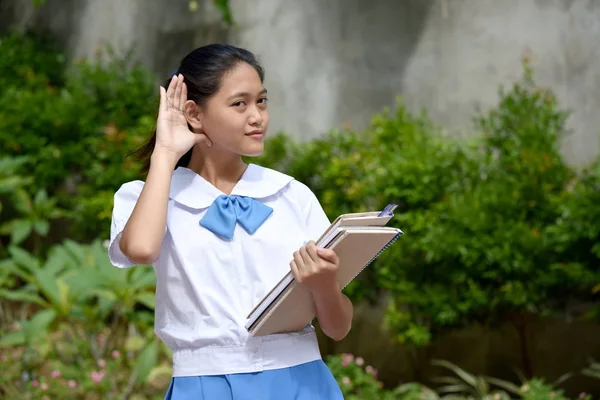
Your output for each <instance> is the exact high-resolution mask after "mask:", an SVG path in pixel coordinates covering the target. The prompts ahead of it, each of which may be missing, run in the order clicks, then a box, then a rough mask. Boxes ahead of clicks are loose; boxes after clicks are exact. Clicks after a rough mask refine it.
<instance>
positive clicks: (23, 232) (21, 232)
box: [10, 220, 32, 244]
mask: <svg viewBox="0 0 600 400" xmlns="http://www.w3.org/2000/svg"><path fill="white" fill-rule="evenodd" d="M31 228H32V224H31V221H27V220H17V221H15V223H14V224H13V226H12V232H11V236H10V242H11V244H20V243H21V242H22V241H23V240H25V239H27V237H29V235H30V234H31Z"/></svg>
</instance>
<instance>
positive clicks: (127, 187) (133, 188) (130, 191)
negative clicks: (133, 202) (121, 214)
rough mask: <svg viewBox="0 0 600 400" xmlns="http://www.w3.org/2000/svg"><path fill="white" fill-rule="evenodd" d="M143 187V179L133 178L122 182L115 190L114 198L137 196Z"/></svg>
mask: <svg viewBox="0 0 600 400" xmlns="http://www.w3.org/2000/svg"><path fill="white" fill-rule="evenodd" d="M143 188H144V181H140V180H135V181H129V182H125V183H123V184H122V185H121V186H120V187H119V189H117V191H116V192H115V198H117V197H124V198H127V197H131V196H135V197H136V198H137V197H139V195H140V193H141V192H142V189H143Z"/></svg>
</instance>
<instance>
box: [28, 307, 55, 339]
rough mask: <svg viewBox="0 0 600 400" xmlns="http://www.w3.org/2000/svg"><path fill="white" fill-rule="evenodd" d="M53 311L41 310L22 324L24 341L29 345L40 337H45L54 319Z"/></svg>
mask: <svg viewBox="0 0 600 400" xmlns="http://www.w3.org/2000/svg"><path fill="white" fill-rule="evenodd" d="M56 315H57V314H56V312H55V311H54V310H51V309H48V310H42V311H40V312H38V313H37V314H35V315H34V316H33V317H32V318H31V319H30V320H29V321H26V322H24V323H23V333H24V334H25V341H26V342H28V343H31V342H32V341H35V340H37V339H38V338H40V337H45V336H46V332H47V330H48V327H49V326H50V324H51V323H52V322H53V321H54V319H55V318H56Z"/></svg>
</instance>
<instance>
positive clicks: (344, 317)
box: [313, 284, 354, 340]
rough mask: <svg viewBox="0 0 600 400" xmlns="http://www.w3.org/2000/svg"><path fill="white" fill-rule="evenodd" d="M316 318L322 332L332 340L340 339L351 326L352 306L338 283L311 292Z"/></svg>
mask: <svg viewBox="0 0 600 400" xmlns="http://www.w3.org/2000/svg"><path fill="white" fill-rule="evenodd" d="M313 298H314V300H315V306H316V308H317V319H318V320H319V324H320V325H321V329H323V332H324V333H325V334H326V335H327V336H329V337H330V338H332V339H333V340H342V339H343V338H345V337H346V335H347V334H348V332H350V328H351V326H352V318H353V314H354V307H353V306H352V302H351V301H350V299H349V298H348V297H347V296H346V295H345V294H343V293H342V292H341V291H340V289H339V287H338V285H337V284H336V285H333V286H332V287H330V288H324V289H323V290H322V291H320V292H315V293H313Z"/></svg>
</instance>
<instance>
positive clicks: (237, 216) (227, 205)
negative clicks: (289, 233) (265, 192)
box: [200, 195, 273, 240]
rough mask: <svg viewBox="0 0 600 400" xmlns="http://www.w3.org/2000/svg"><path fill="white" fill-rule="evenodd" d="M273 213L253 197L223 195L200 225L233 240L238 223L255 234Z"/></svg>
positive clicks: (211, 207) (207, 212)
mask: <svg viewBox="0 0 600 400" xmlns="http://www.w3.org/2000/svg"><path fill="white" fill-rule="evenodd" d="M272 212H273V209H272V208H271V207H269V206H267V205H264V204H263V203H261V202H260V201H258V200H256V199H253V198H251V197H247V196H237V195H233V196H225V195H221V196H219V197H217V198H216V199H215V201H213V203H212V204H211V205H210V207H209V208H208V210H207V211H206V214H205V215H204V217H203V218H202V220H200V225H201V226H203V227H205V228H206V229H208V230H210V231H211V232H213V233H214V234H216V235H219V236H222V237H224V238H226V239H229V240H231V239H233V231H234V230H235V224H236V223H239V224H240V225H241V226H242V228H244V229H245V230H246V232H248V233H249V234H253V233H254V232H256V230H257V229H258V228H259V227H260V226H261V225H262V224H263V222H265V221H266V219H267V218H268V217H269V215H271V213H272Z"/></svg>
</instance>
